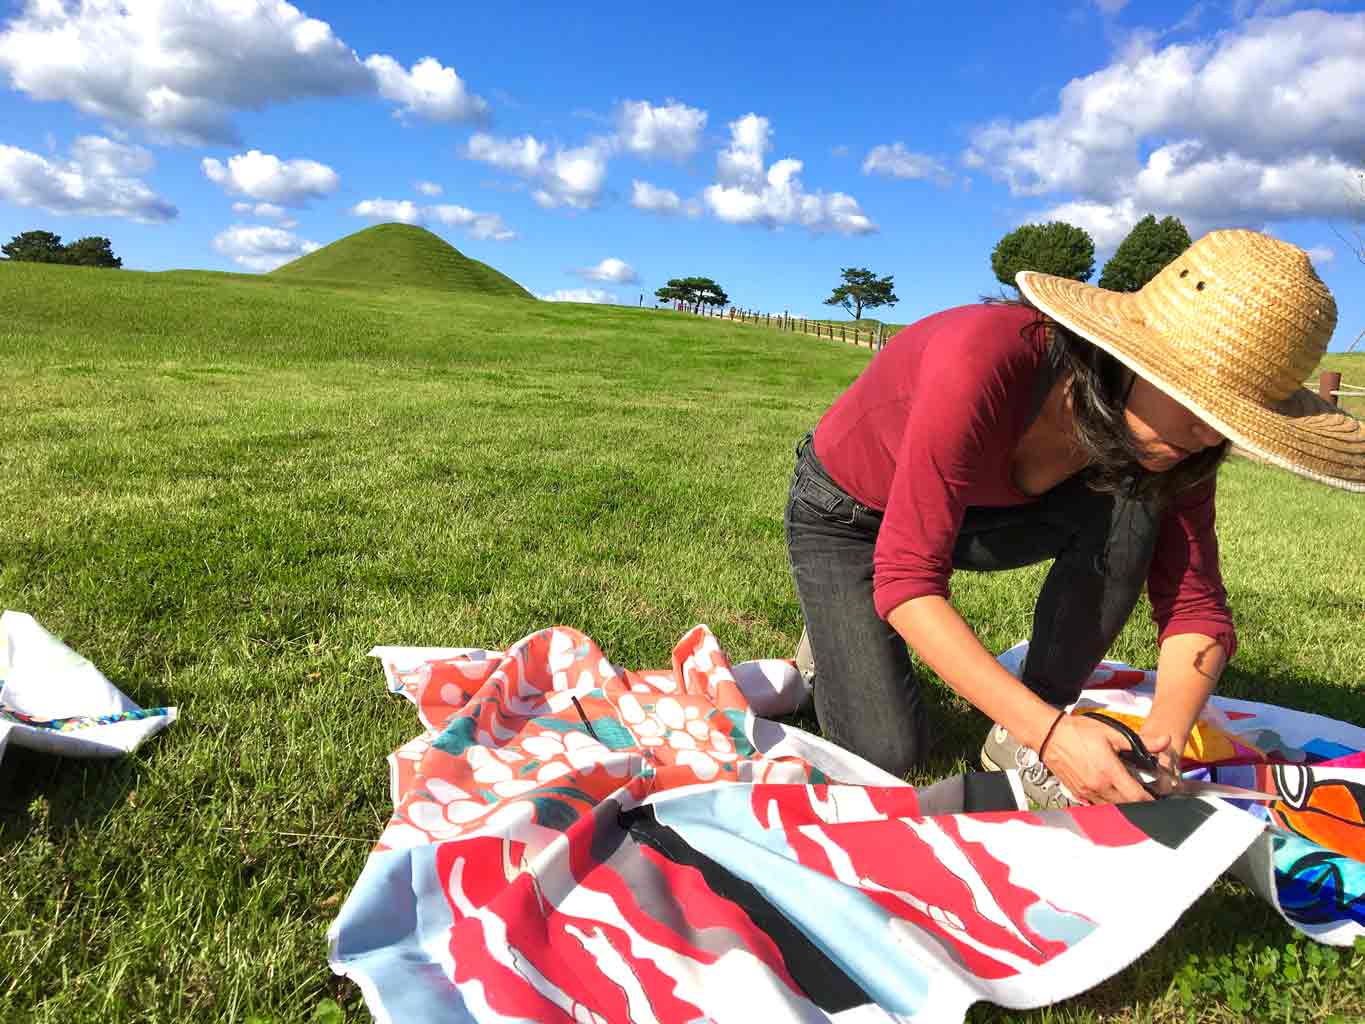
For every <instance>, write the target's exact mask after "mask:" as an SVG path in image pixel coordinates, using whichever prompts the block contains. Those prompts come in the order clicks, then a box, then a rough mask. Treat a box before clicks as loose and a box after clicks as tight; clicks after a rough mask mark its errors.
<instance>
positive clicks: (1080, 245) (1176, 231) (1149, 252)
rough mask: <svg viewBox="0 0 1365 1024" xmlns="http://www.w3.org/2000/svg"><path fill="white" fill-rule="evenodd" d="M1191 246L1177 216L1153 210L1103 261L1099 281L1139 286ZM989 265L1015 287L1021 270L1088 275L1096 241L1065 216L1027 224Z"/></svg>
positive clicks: (1119, 287) (1131, 288) (1114, 287)
mask: <svg viewBox="0 0 1365 1024" xmlns="http://www.w3.org/2000/svg"><path fill="white" fill-rule="evenodd" d="M1189 247H1190V233H1189V232H1188V231H1187V230H1185V225H1184V224H1182V223H1181V222H1180V220H1179V218H1176V217H1165V218H1163V219H1162V220H1160V221H1158V220H1157V219H1156V217H1155V216H1154V215H1153V214H1150V213H1149V214H1148V215H1147V216H1145V217H1143V218H1142V219H1141V220H1140V221H1138V222H1137V223H1136V224H1134V225H1133V229H1132V230H1131V231H1130V232H1128V236H1127V237H1126V238H1124V240H1123V241H1122V242H1120V243H1119V247H1118V248H1117V249H1115V250H1114V255H1113V256H1111V257H1110V258H1109V261H1108V262H1107V263H1105V265H1104V270H1103V271H1102V272H1101V273H1100V280H1099V286H1100V287H1101V288H1107V289H1109V290H1110V291H1116V292H1135V291H1137V290H1139V289H1140V288H1141V287H1142V286H1143V285H1145V284H1146V283H1147V282H1148V281H1150V280H1151V279H1152V278H1154V277H1155V276H1156V275H1157V274H1158V273H1159V272H1160V271H1161V269H1162V268H1163V267H1165V266H1166V265H1167V264H1168V263H1170V262H1171V261H1172V260H1173V259H1175V258H1176V257H1177V256H1179V255H1180V254H1181V253H1182V252H1184V251H1185V250H1186V249H1188V248H1189ZM991 269H992V270H993V271H995V277H996V280H998V281H1000V282H1001V283H1002V284H1007V285H1010V286H1011V287H1017V286H1016V285H1015V283H1014V276H1015V275H1016V274H1018V273H1019V271H1021V270H1036V271H1038V272H1039V273H1042V274H1051V275H1053V276H1054V277H1069V278H1072V279H1073V280H1076V281H1088V280H1090V277H1091V275H1092V274H1094V273H1095V241H1094V239H1092V238H1091V237H1090V233H1089V232H1088V231H1086V230H1085V229H1084V228H1078V227H1076V225H1074V224H1068V223H1066V222H1065V221H1050V222H1049V223H1047V224H1025V225H1024V226H1023V227H1021V228H1016V229H1015V230H1014V231H1011V232H1010V233H1009V234H1007V235H1005V236H1004V237H1003V238H1002V239H1000V241H999V242H997V243H996V245H995V250H994V251H993V252H992V253H991Z"/></svg>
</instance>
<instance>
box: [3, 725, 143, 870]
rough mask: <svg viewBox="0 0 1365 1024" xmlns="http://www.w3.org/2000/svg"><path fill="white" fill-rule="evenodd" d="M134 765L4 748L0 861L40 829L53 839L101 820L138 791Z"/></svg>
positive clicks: (136, 772)
mask: <svg viewBox="0 0 1365 1024" xmlns="http://www.w3.org/2000/svg"><path fill="white" fill-rule="evenodd" d="M137 778H138V766H137V764H136V763H134V762H133V761H130V760H128V759H124V758H120V759H117V760H85V759H80V758H70V757H54V756H53V755H51V754H43V753H38V752H37V751H33V750H28V749H26V748H24V747H18V748H16V747H13V746H11V747H9V748H8V749H7V750H6V751H5V756H4V759H3V760H0V859H2V858H3V857H4V855H5V854H6V853H8V852H9V851H10V850H11V848H13V847H14V846H15V845H16V844H18V843H20V842H22V841H23V839H24V838H25V837H26V836H27V835H28V834H29V833H30V832H32V831H33V829H34V828H37V827H41V828H42V829H43V830H44V831H46V832H47V833H48V834H49V835H50V836H52V837H54V838H55V837H56V836H58V835H60V834H61V833H63V832H66V831H68V830H70V829H73V828H77V827H79V826H83V825H90V824H93V823H95V822H98V821H101V820H102V819H104V818H105V817H106V816H107V815H108V814H109V813H110V812H111V811H113V810H115V809H116V808H118V807H120V806H122V805H123V804H124V803H125V802H126V801H127V800H128V794H129V793H131V792H132V791H133V790H134V789H136V787H137Z"/></svg>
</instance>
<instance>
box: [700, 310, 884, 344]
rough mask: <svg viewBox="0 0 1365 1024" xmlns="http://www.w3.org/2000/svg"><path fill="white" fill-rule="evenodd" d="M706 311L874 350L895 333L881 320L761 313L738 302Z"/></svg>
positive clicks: (713, 314) (729, 318)
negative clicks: (833, 320)
mask: <svg viewBox="0 0 1365 1024" xmlns="http://www.w3.org/2000/svg"><path fill="white" fill-rule="evenodd" d="M706 315H707V316H716V317H719V318H720V319H722V320H733V321H735V322H736V323H746V324H757V325H758V326H760V327H771V328H773V329H774V330H779V331H787V332H789V333H791V334H806V335H810V336H812V337H816V338H828V339H829V340H830V341H842V342H843V343H844V344H846V345H856V346H858V347H859V348H864V347H865V348H869V349H871V350H872V351H874V352H876V351H879V350H880V349H881V347H882V345H883V344H884V343H885V342H886V339H887V338H889V337H890V336H891V335H890V332H889V331H887V329H886V328H885V327H883V326H882V325H881V324H868V325H859V324H858V322H857V321H855V322H853V323H851V324H848V323H842V324H839V323H829V322H827V321H824V320H808V319H806V318H805V317H796V316H792V315H791V314H790V313H787V312H782V313H759V312H757V311H755V310H752V309H739V308H737V307H735V306H731V307H730V308H729V309H728V310H718V311H716V312H715V313H708V314H706Z"/></svg>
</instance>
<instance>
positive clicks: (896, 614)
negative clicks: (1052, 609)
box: [887, 595, 1060, 750]
mask: <svg viewBox="0 0 1365 1024" xmlns="http://www.w3.org/2000/svg"><path fill="white" fill-rule="evenodd" d="M887 621H888V622H889V623H890V624H891V626H892V627H893V628H894V629H895V630H896V632H897V633H899V634H900V635H901V636H902V637H903V638H904V639H905V641H906V643H908V644H909V645H910V646H911V648H913V649H914V651H915V653H916V654H918V655H919V656H920V658H921V659H922V660H923V661H924V663H925V664H927V665H928V666H929V667H930V668H932V669H933V670H934V671H935V672H937V673H938V674H939V676H940V677H941V678H942V679H943V681H944V682H946V683H947V684H948V685H949V686H950V687H952V688H953V690H954V691H956V692H957V693H958V694H960V695H961V696H963V697H965V698H966V699H967V700H969V701H971V702H972V703H973V704H974V705H976V706H977V707H978V708H980V709H981V710H982V711H983V712H985V713H986V714H987V715H988V716H989V717H990V718H991V719H992V720H993V721H995V722H998V723H999V724H1000V725H1003V726H1004V727H1005V728H1006V729H1008V730H1009V731H1010V734H1011V735H1013V736H1014V737H1015V739H1017V740H1019V742H1021V743H1023V744H1024V745H1025V746H1029V747H1032V748H1033V749H1035V750H1036V749H1037V748H1038V746H1039V744H1041V743H1042V742H1043V738H1044V737H1045V736H1046V735H1047V731H1048V729H1049V728H1050V727H1051V725H1052V723H1053V721H1054V720H1055V719H1056V717H1057V712H1058V711H1059V710H1060V709H1059V708H1054V707H1053V706H1052V705H1051V704H1048V703H1047V702H1046V701H1044V700H1043V699H1042V698H1041V697H1039V696H1037V695H1036V694H1034V693H1033V691H1032V690H1030V689H1029V688H1028V687H1026V686H1025V685H1024V684H1023V683H1021V682H1019V680H1017V679H1015V678H1014V676H1012V675H1010V673H1009V672H1007V671H1006V670H1005V669H1004V668H1003V667H1002V666H1001V664H1000V662H998V661H996V660H995V657H994V656H993V655H992V654H991V653H990V652H989V651H987V650H986V648H985V647H983V646H982V645H981V641H980V640H978V639H977V637H976V634H975V633H973V632H972V629H971V627H970V626H968V625H967V623H966V622H965V621H963V618H962V616H960V615H959V614H958V613H957V610H956V609H955V608H953V606H952V605H951V604H949V603H948V601H947V600H946V599H944V598H942V597H937V596H934V595H928V596H925V597H916V598H912V599H911V600H909V601H906V602H905V603H904V604H902V605H900V606H899V607H897V608H895V609H894V610H893V611H892V612H891V614H890V615H889V616H887Z"/></svg>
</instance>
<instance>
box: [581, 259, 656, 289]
mask: <svg viewBox="0 0 1365 1024" xmlns="http://www.w3.org/2000/svg"><path fill="white" fill-rule="evenodd" d="M577 273H578V275H579V277H582V278H585V279H586V280H589V281H609V282H611V283H612V284H635V283H636V282H637V281H639V280H640V275H639V274H637V273H636V272H635V268H634V267H632V266H631V265H630V264H629V263H627V262H626V261H625V260H618V259H616V257H614V256H608V257H607V258H606V259H604V260H603V261H602V262H601V263H599V264H597V266H595V267H584V268H582V269H581V270H579V271H578V272H577Z"/></svg>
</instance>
